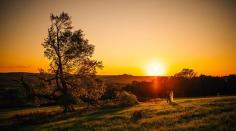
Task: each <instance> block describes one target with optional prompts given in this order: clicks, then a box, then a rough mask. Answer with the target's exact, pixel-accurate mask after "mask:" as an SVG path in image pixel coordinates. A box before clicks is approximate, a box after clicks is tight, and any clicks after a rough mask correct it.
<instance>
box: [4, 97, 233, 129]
mask: <svg viewBox="0 0 236 131" xmlns="http://www.w3.org/2000/svg"><path fill="white" fill-rule="evenodd" d="M76 109H77V111H76V112H72V113H61V112H62V109H61V108H60V107H58V106H50V107H38V108H36V107H34V108H13V109H11V110H10V109H7V110H4V109H1V111H0V119H1V120H0V121H1V122H0V123H1V124H0V128H1V129H14V130H16V129H19V130H157V129H158V130H232V131H233V130H236V96H221V97H205V98H177V99H175V101H174V103H171V104H168V103H167V102H166V101H165V100H164V99H153V100H150V101H147V102H140V103H139V104H138V105H135V106H131V107H117V108H106V109H98V108H85V107H83V106H78V107H76ZM135 112H140V113H141V114H142V115H141V116H140V117H138V118H137V119H133V114H134V113H135Z"/></svg>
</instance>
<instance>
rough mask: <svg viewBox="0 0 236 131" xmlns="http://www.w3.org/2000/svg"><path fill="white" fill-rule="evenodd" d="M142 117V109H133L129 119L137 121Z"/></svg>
mask: <svg viewBox="0 0 236 131" xmlns="http://www.w3.org/2000/svg"><path fill="white" fill-rule="evenodd" d="M143 117H144V113H143V112H142V111H135V112H134V113H133V114H132V116H131V120H133V121H138V120H140V119H142V118H143Z"/></svg>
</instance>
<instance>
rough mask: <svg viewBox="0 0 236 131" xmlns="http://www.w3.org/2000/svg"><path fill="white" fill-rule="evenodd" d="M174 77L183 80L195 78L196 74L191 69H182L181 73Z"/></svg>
mask: <svg viewBox="0 0 236 131" xmlns="http://www.w3.org/2000/svg"><path fill="white" fill-rule="evenodd" d="M174 76H175V77H183V78H193V77H196V76H197V73H196V72H194V70H193V69H188V68H184V69H182V71H180V72H179V73H176V74H175V75H174Z"/></svg>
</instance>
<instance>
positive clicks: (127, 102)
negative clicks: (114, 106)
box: [118, 91, 138, 106]
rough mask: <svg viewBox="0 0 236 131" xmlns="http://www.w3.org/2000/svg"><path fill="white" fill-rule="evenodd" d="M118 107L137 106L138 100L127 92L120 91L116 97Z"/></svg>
mask: <svg viewBox="0 0 236 131" xmlns="http://www.w3.org/2000/svg"><path fill="white" fill-rule="evenodd" d="M118 100H119V105H121V106H132V105H136V104H138V99H137V97H136V96H135V95H134V94H131V93H128V92H127V91H121V92H120V93H119V95H118Z"/></svg>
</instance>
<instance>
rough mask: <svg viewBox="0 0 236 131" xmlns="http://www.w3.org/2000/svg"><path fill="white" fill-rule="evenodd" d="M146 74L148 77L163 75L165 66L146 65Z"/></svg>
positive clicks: (159, 64) (157, 63)
mask: <svg viewBox="0 0 236 131" xmlns="http://www.w3.org/2000/svg"><path fill="white" fill-rule="evenodd" d="M146 70H147V71H146V73H147V75H149V76H162V75H164V74H165V70H166V68H165V65H164V64H162V63H160V62H153V63H150V64H148V65H147V67H146Z"/></svg>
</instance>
